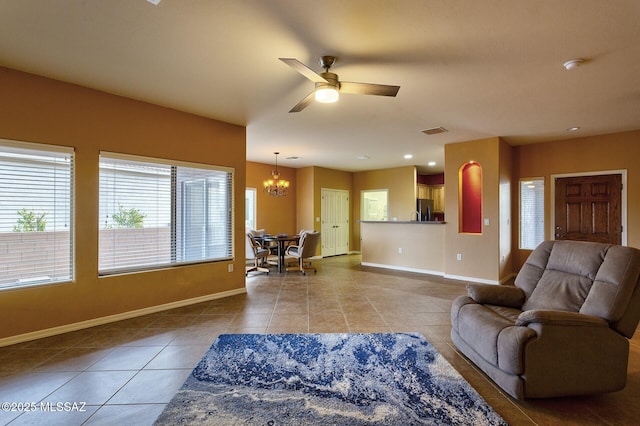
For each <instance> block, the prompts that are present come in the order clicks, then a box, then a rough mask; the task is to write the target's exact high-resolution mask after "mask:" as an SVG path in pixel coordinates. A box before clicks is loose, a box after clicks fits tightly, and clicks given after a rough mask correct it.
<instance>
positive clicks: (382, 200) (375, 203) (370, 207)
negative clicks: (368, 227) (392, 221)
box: [361, 189, 389, 220]
mask: <svg viewBox="0 0 640 426" xmlns="http://www.w3.org/2000/svg"><path fill="white" fill-rule="evenodd" d="M388 199H389V190H388V189H376V190H366V191H362V208H361V210H362V220H388V218H389V214H388V213H389V212H388V207H389V203H388Z"/></svg>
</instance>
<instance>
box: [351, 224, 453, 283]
mask: <svg viewBox="0 0 640 426" xmlns="http://www.w3.org/2000/svg"><path fill="white" fill-rule="evenodd" d="M360 225H361V227H362V228H361V229H362V235H363V238H362V263H363V264H365V265H370V266H379V267H393V269H401V270H406V271H413V272H421V273H428V274H436V275H444V251H443V250H442V247H444V240H445V225H443V224H426V223H422V224H419V223H401V222H363V223H361V224H360ZM401 252H402V253H401Z"/></svg>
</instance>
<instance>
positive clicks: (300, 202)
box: [296, 167, 320, 231]
mask: <svg viewBox="0 0 640 426" xmlns="http://www.w3.org/2000/svg"><path fill="white" fill-rule="evenodd" d="M314 170H315V167H303V168H300V169H297V170H296V178H297V180H298V191H297V192H296V199H297V204H296V205H297V210H298V217H297V221H296V229H297V230H298V231H299V230H301V229H315V230H316V231H320V224H316V222H315V219H314V202H313V200H314V199H315V193H314V192H315V191H314V187H313V176H314ZM316 226H317V227H316Z"/></svg>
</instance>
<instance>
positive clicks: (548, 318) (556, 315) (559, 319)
mask: <svg viewBox="0 0 640 426" xmlns="http://www.w3.org/2000/svg"><path fill="white" fill-rule="evenodd" d="M533 323H538V324H548V325H565V326H573V327H609V323H608V322H607V321H605V320H604V319H602V318H600V317H596V316H593V315H585V314H581V313H579V312H566V311H548V310H542V309H533V310H530V311H524V312H523V313H521V314H520V315H519V316H518V319H517V320H516V325H521V326H527V325H529V324H533Z"/></svg>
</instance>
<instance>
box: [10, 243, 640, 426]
mask: <svg viewBox="0 0 640 426" xmlns="http://www.w3.org/2000/svg"><path fill="white" fill-rule="evenodd" d="M320 263H321V268H320V269H319V270H318V273H317V274H308V275H307V276H302V275H300V274H296V273H286V274H278V273H277V272H275V271H273V270H272V273H270V274H269V275H260V276H258V275H256V276H253V277H249V278H247V280H246V289H247V292H246V294H240V295H236V296H232V297H228V298H223V299H216V300H211V301H208V302H202V303H198V304H196V305H191V306H184V307H180V308H176V309H172V310H169V311H165V312H157V313H153V314H149V315H144V316H140V317H135V318H130V319H127V320H123V321H118V322H114V323H110V324H104V325H101V326H97V327H93V328H90V329H86V330H79V331H76V332H71V333H67V334H63V335H59V336H53V337H49V338H45V339H39V340H34V341H32V342H25V343H21V344H17V345H13V346H10V347H5V348H0V400H2V401H7V400H8V401H11V400H13V399H15V400H16V401H31V400H34V399H35V400H37V401H40V400H42V399H43V398H46V399H48V400H52V398H54V399H55V398H80V397H81V396H82V397H84V398H87V399H91V400H92V401H93V402H95V404H94V405H88V406H87V410H86V411H85V412H83V413H74V414H73V415H72V414H69V415H68V416H65V415H64V414H61V415H58V414H57V415H56V416H52V417H47V416H44V415H43V414H32V413H30V414H31V415H30V416H24V417H22V416H21V417H20V418H16V417H17V414H14V413H6V412H4V413H3V412H0V424H6V423H8V422H9V421H12V420H13V421H14V422H13V423H11V424H12V425H13V424H65V425H66V424H81V423H82V422H83V421H85V420H87V419H88V420H87V421H86V424H93V425H101V424H106V425H112V424H136V426H137V425H145V424H147V425H151V424H153V421H154V420H155V418H156V417H157V416H158V415H159V414H160V412H161V411H162V409H163V408H164V406H165V404H166V403H167V402H168V401H169V399H170V398H171V397H172V396H173V395H174V394H175V392H176V391H177V390H178V389H179V388H180V386H182V384H183V383H184V380H186V378H187V376H188V375H189V374H190V372H191V370H192V368H193V366H195V365H196V364H197V362H198V361H199V360H200V359H201V357H202V355H203V354H204V353H205V352H206V351H207V350H208V348H209V347H210V346H211V344H212V343H213V342H214V341H215V339H216V338H217V337H218V336H219V335H220V334H222V333H255V334H264V333H347V332H350V333H381V332H416V333H420V334H422V335H423V336H424V337H425V338H426V339H427V340H428V341H429V342H430V343H431V344H432V345H433V346H434V347H435V348H436V349H437V350H438V351H439V352H440V353H441V354H442V355H443V357H444V358H445V359H446V360H447V361H448V362H449V363H450V364H451V365H452V366H453V367H454V368H455V369H456V370H458V371H459V372H460V374H461V375H462V376H463V377H465V378H466V380H468V381H469V383H470V384H471V385H472V386H473V387H474V388H475V389H477V391H478V392H479V393H480V395H481V396H482V397H483V398H485V399H486V400H487V401H488V402H489V404H490V405H491V406H492V407H494V409H495V410H496V411H497V412H498V413H499V414H500V415H502V416H503V418H504V419H505V420H507V421H508V422H509V424H513V425H533V424H541V425H566V424H575V425H578V424H579V425H627V424H637V423H638V421H637V419H640V408H639V407H640V333H636V335H635V336H634V337H633V339H631V341H630V348H631V349H630V357H629V374H628V381H627V387H626V388H625V389H624V390H622V391H620V392H614V393H611V394H607V395H600V396H591V397H582V398H557V399H550V400H529V401H525V402H523V401H517V400H514V399H512V398H510V397H509V396H507V395H505V393H504V392H502V391H501V390H500V389H499V388H498V387H496V385H495V384H494V383H493V382H492V381H491V380H490V379H489V378H488V377H487V376H486V375H485V374H484V373H482V372H481V371H479V370H478V369H477V367H475V366H474V365H472V364H471V363H470V361H469V360H468V359H466V358H465V357H464V356H462V355H461V354H460V353H459V352H458V351H457V350H456V348H455V346H454V345H453V344H452V342H451V337H450V332H451V320H450V318H449V313H450V310H451V302H452V300H453V299H454V298H455V297H457V296H458V295H461V294H466V290H465V284H466V283H464V282H461V281H455V280H448V279H445V278H443V277H436V276H427V275H421V274H415V273H405V272H398V271H391V270H381V269H375V268H369V267H362V266H361V265H360V256H357V255H354V256H337V257H331V258H326V259H323V260H322V261H321V262H320ZM119 384H121V386H120V387H118V385H119ZM116 388H117V389H116ZM108 394H111V395H112V396H111V395H109V396H107V395H108ZM105 398H108V399H106V400H105ZM46 414H50V413H46ZM132 420H133V421H134V422H135V423H132ZM43 422H45V423H43Z"/></svg>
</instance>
